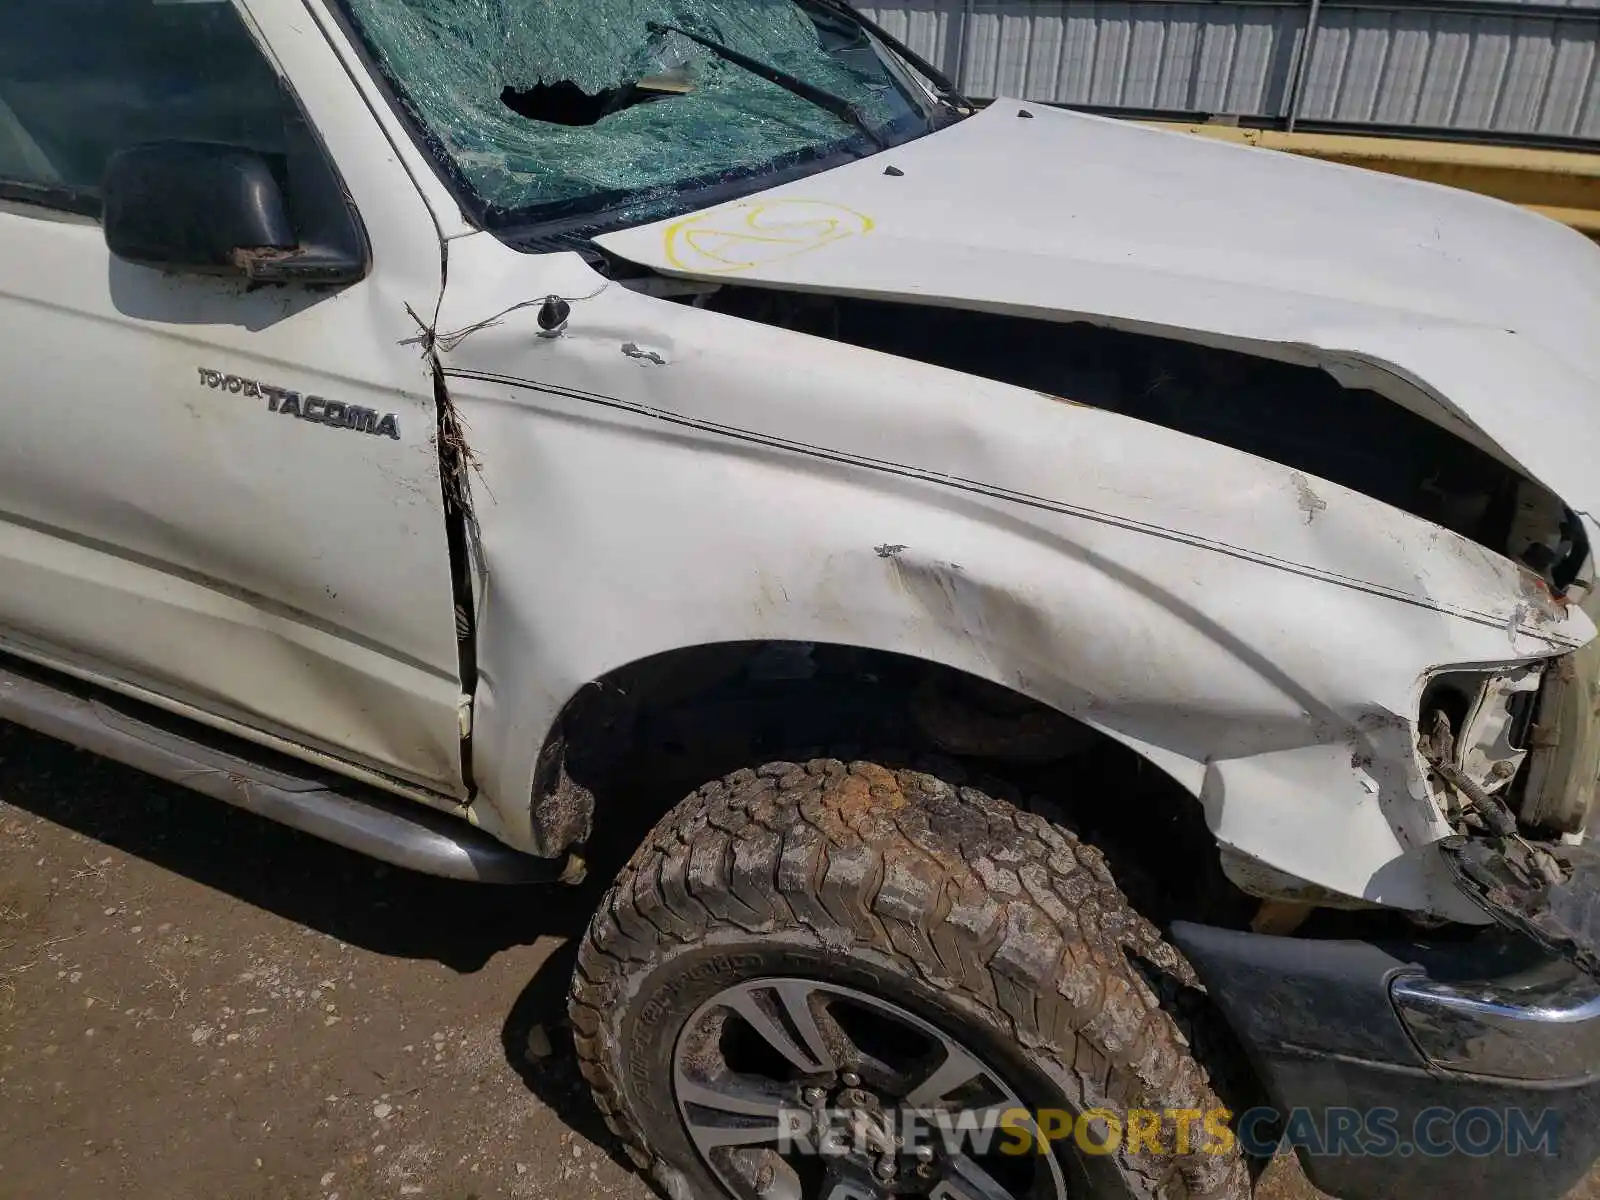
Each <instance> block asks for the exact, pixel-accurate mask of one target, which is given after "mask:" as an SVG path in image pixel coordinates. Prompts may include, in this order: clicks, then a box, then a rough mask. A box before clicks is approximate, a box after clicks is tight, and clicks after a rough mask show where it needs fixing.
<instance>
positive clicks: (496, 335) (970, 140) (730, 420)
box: [0, 0, 1600, 1200]
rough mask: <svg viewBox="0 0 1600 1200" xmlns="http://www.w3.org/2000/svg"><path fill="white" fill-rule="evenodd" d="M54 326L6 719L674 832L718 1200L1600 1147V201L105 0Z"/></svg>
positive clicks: (585, 38)
mask: <svg viewBox="0 0 1600 1200" xmlns="http://www.w3.org/2000/svg"><path fill="white" fill-rule="evenodd" d="M0 363H3V370H0V718H3V719H6V720H9V721H13V722H18V723H20V724H22V725H26V726H30V727H32V728H34V729H37V730H41V731H44V732H46V733H48V734H52V735H54V736H57V737H60V738H64V739H66V740H68V741H70V742H73V743H76V744H78V745H80V746H83V747H85V748H87V749H90V750H93V751H95V752H98V753H101V754H104V755H107V756H109V757H111V758H115V759H118V760H121V761H123V762H126V763H130V764H133V765H135V766H138V767H141V768H143V769H145V770H147V771H149V772H151V773H153V774H155V775H158V776H162V777H165V778H167V779H171V780H176V781H179V782H181V783H183V784H186V785H188V786H190V787H193V788H196V789H198V790H200V791H202V792H205V793H208V794H210V795H212V796H214V797H216V798H218V799H220V800H224V801H226V802H228V803H231V804H236V805H239V806H242V807H244V808H247V809H251V810H254V811H255V812H258V813H261V814H264V815H265V816H267V817H270V818H272V819H275V820H278V821H282V822H285V823H287V824H289V825H292V826H296V827H298V828H300V829H303V830H306V831H308V832H310V833H312V834H315V835H317V836H320V837H323V838H328V839H331V840H332V841H335V842H339V843H341V844H343V845H346V846H349V847H353V848H355V849H357V850H360V851H363V852H366V853H369V854H372V855H374V856H376V857H378V858H381V859H385V860H387V861H389V862H392V863H396V864H400V865H402V866H405V867H409V868H412V869H415V870H420V871H428V872H434V873H437V874H441V875H446V876H453V877H456V878H466V879H477V880H482V881H484V882H485V883H489V884H501V885H505V884H512V883H524V882H535V881H543V882H547V883H548V882H553V881H556V880H563V881H572V880H574V879H576V878H578V877H580V876H581V875H582V874H583V871H584V869H585V860H586V859H589V860H593V859H595V858H596V857H597V855H596V851H595V849H594V847H595V846H596V845H597V844H598V843H599V841H600V835H601V834H604V835H605V837H606V838H608V839H610V840H611V841H612V842H617V841H618V840H620V841H622V842H624V843H626V849H627V851H628V852H631V854H632V858H631V861H630V862H629V863H628V865H627V866H626V867H625V868H624V869H623V870H622V872H621V874H620V875H619V876H618V878H617V879H616V882H615V884H614V886H613V887H612V888H611V890H610V892H609V893H608V894H607V896H606V898H605V899H604V901H603V903H602V904H601V906H600V908H599V910H598V912H597V913H596V914H595V916H594V919H593V923H592V926H591V928H590V930H589V933H588V935H587V937H586V939H585V941H584V943H583V946H582V949H581V954H580V958H579V967H578V970H577V974H576V977H575V979H574V982H573V988H572V994H571V1019H572V1025H573V1028H574V1031H575V1039H576V1043H577V1051H578V1054H579V1056H580V1059H581V1062H582V1066H583V1070H584V1073H585V1075H586V1077H587V1078H588V1079H589V1080H590V1082H591V1083H592V1085H593V1088H594V1093H595V1097H596V1099H597V1101H598V1103H599V1104H600V1106H601V1108H602V1109H603V1110H604V1112H605V1115H606V1118H607V1120H608V1121H609V1122H610V1124H611V1126H612V1128H613V1129H614V1130H615V1131H616V1133H617V1135H618V1136H619V1138H620V1139H621V1140H622V1142H623V1143H624V1144H625V1145H626V1148H627V1150H628V1153H629V1154H630V1155H631V1156H632V1157H633V1158H634V1160H635V1161H637V1162H638V1163H639V1165H640V1166H641V1167H642V1168H644V1169H647V1170H649V1171H650V1172H651V1174H652V1176H653V1178H654V1179H655V1181H656V1183H657V1184H658V1185H659V1186H660V1187H661V1188H662V1189H663V1190H664V1191H665V1192H666V1193H667V1194H669V1195H671V1196H672V1197H674V1198H675V1200H687V1198H690V1197H694V1198H699V1197H713V1196H720V1197H737V1198H739V1200H751V1198H753V1197H789V1198H799V1197H807V1198H810V1197H820V1198H822V1200H852V1198H853V1200H861V1198H871V1197H890V1196H894V1197H899V1196H921V1197H928V1198H931V1200H1065V1198H1066V1197H1068V1196H1070V1197H1072V1198H1073V1200H1082V1198H1086V1197H1095V1198H1100V1200H1110V1198H1139V1200H1154V1198H1164V1200H1182V1198H1187V1200H1202V1198H1204V1200H1237V1198H1240V1197H1244V1196H1246V1195H1248V1193H1249V1191H1250V1190H1251V1187H1252V1186H1253V1184H1252V1181H1253V1179H1254V1178H1255V1176H1256V1174H1257V1173H1258V1169H1259V1167H1260V1165H1261V1163H1262V1162H1263V1161H1264V1158H1265V1156H1267V1155H1269V1154H1270V1153H1271V1151H1272V1149H1273V1146H1274V1145H1275V1144H1276V1143H1277V1141H1278V1137H1279V1135H1280V1134H1281V1135H1284V1136H1285V1137H1286V1138H1288V1140H1289V1142H1290V1144H1293V1145H1295V1147H1296V1148H1297V1149H1298V1150H1300V1151H1301V1153H1302V1156H1303V1158H1304V1161H1305V1163H1306V1166H1307V1169H1308V1170H1309V1172H1310V1174H1311V1177H1312V1179H1313V1180H1314V1181H1315V1182H1316V1183H1317V1184H1318V1185H1319V1186H1321V1187H1323V1188H1324V1189H1325V1190H1328V1191H1331V1192H1334V1193H1336V1194H1338V1195H1341V1196H1346V1197H1364V1198H1370V1200H1383V1198H1398V1197H1404V1198H1405V1200H1421V1198H1425V1197H1451V1198H1452V1200H1456V1198H1467V1197H1474V1196H1484V1197H1490V1196H1492V1197H1504V1196H1515V1197H1517V1198H1518V1200H1541V1198H1544V1197H1554V1196H1557V1195H1560V1194H1561V1193H1562V1192H1563V1191H1564V1190H1565V1189H1566V1188H1567V1187H1569V1186H1570V1185H1571V1184H1572V1182H1573V1181H1574V1180H1576V1179H1577V1178H1578V1177H1579V1176H1581V1175H1582V1173H1583V1172H1584V1171H1585V1170H1586V1169H1587V1167H1588V1166H1589V1164H1590V1162H1591V1161H1592V1160H1593V1159H1594V1157H1595V1155H1596V1153H1597V1152H1600V985H1597V984H1596V982H1595V977H1596V974H1597V972H1600V905H1597V903H1596V901H1597V897H1600V889H1597V886H1596V884H1597V880H1600V866H1597V862H1596V859H1597V857H1600V856H1597V855H1596V853H1595V850H1594V848H1593V847H1592V846H1591V845H1590V844H1589V843H1588V842H1587V841H1586V840H1585V832H1586V827H1587V824H1588V819H1589V811H1590V807H1591V800H1592V797H1593V795H1594V791H1595V781H1596V776H1597V773H1600V772H1597V762H1600V729H1597V723H1600V718H1597V716H1596V703H1597V697H1600V654H1597V651H1596V650H1595V649H1594V648H1593V647H1592V646H1591V640H1592V639H1593V638H1594V637H1595V632H1596V630H1595V624H1594V622H1593V620H1592V617H1593V615H1594V613H1595V612H1596V611H1600V606H1597V605H1596V604H1594V603H1592V602H1591V597H1592V596H1593V594H1594V592H1593V584H1594V573H1595V566H1594V558H1593V555H1592V554H1591V546H1592V545H1593V544H1595V539H1596V538H1597V536H1600V528H1597V526H1596V524H1595V521H1594V520H1593V516H1592V514H1596V513H1600V477H1597V474H1596V471H1595V469H1594V464H1596V463H1597V462H1600V405H1597V401H1600V249H1597V248H1596V247H1595V246H1594V245H1592V244H1590V243H1589V242H1587V241H1585V240H1584V239H1582V238H1581V237H1579V236H1578V235H1577V234H1575V233H1572V232H1570V231H1568V230H1566V229H1564V228H1562V227H1560V226H1557V225H1555V224H1553V223H1550V222H1547V221H1545V220H1543V219H1542V218H1537V217H1533V216H1530V215H1527V214H1525V213H1522V212H1520V211H1518V210H1516V209H1513V208H1511V207H1508V206H1505V205H1502V204H1499V203H1497V202H1493V201H1489V200H1485V199H1482V198H1479V197H1476V196H1472V195H1468V194H1465V193H1458V192H1453V191H1447V190H1444V189H1440V188H1435V187H1431V186H1427V185H1421V184H1416V183H1412V182H1407V181H1401V180H1396V179H1392V178H1386V177H1380V176H1376V175H1369V174H1366V173H1363V172H1360V171H1356V170H1350V169H1345V168H1341V167H1334V166H1328V165H1324V164H1319V163H1313V162H1308V161H1303V160H1299V159H1294V158H1290V157H1287V156H1281V155H1275V154H1271V153H1267V152H1262V151H1256V150H1249V149H1241V148H1236V147H1232V146H1226V145H1220V144H1215V143H1212V142H1209V141H1203V140H1199V139H1189V138H1187V137H1185V136H1184V135H1181V134H1172V133H1166V132H1158V131H1155V130H1151V129H1146V128H1139V127H1135V126H1131V125H1125V124H1119V123H1116V122H1112V121H1107V120H1101V119H1096V118H1092V117H1086V116H1079V115H1073V114H1069V113H1065V112H1060V111H1055V110H1052V109H1049V108H1045V107H1041V106H1035V105H1030V104H1022V103H1017V102H1014V101H1006V100H1000V101H996V102H994V103H992V104H989V105H987V106H985V107H983V108H982V109H981V110H978V109H977V108H976V107H975V106H973V105H971V104H970V103H969V102H967V101H966V100H964V99H963V98H962V97H961V96H959V95H958V94H956V93H955V91H954V90H953V89H952V88H951V87H950V86H949V84H948V83H947V82H945V81H944V80H943V79H942V78H941V77H940V76H939V73H938V72H937V71H936V70H935V69H934V68H933V67H932V66H930V65H929V64H927V63H926V62H923V61H921V60H920V59H918V58H917V57H916V56H915V55H913V54H911V53H910V52H909V51H908V50H907V49H906V48H905V47H904V46H903V45H901V44H900V43H899V42H898V41H897V40H896V39H894V38H892V37H890V36H889V35H888V34H886V33H885V32H884V31H883V30H882V29H880V28H878V27H877V26H876V25H874V24H873V23H872V22H870V21H867V20H865V19H863V18H862V17H861V16H860V15H859V14H858V13H857V12H856V11H855V10H854V9H853V8H851V7H850V6H849V4H847V3H845V2H844V0H581V2H580V0H472V2H466V0H235V2H232V3H229V2H226V0H48V2H47V3H38V4H30V5H22V4H13V5H7V6H6V7H5V11H4V13H3V14H0ZM685 794H687V799H683V797H684V796H685ZM674 805H676V807H674ZM652 826H653V829H652ZM529 895H530V894H529V893H528V892H527V891H520V890H516V889H513V888H509V887H508V888H507V889H506V892H505V902H506V903H507V904H524V903H538V902H539V901H538V900H536V899H530V898H529ZM1330 1112H1334V1113H1335V1114H1336V1115H1338V1117H1339V1120H1338V1122H1337V1123H1330V1122H1328V1121H1326V1120H1324V1118H1325V1117H1326V1116H1327V1115H1328V1114H1329V1113H1330ZM1352 1114H1353V1115H1352ZM1385 1114H1387V1115H1385ZM1484 1114H1488V1115H1487V1116H1485V1115H1484ZM1351 1121H1354V1124H1353V1125H1352V1124H1350V1122H1351ZM1308 1122H1309V1127H1308V1124H1307V1123H1308ZM1485 1122H1488V1124H1489V1125H1490V1126H1492V1127H1495V1128H1499V1129H1500V1130H1501V1133H1502V1134H1503V1135H1504V1136H1498V1135H1497V1136H1495V1137H1485V1136H1483V1134H1482V1130H1483V1128H1484V1125H1485ZM1496 1122H1498V1125H1496V1124H1495V1123H1496ZM997 1128H998V1130H999V1132H1000V1133H1001V1134H1002V1136H1001V1137H1000V1138H998V1139H996V1138H994V1137H993V1136H986V1132H987V1135H993V1134H995V1132H996V1129H997ZM1308 1128H1309V1129H1310V1133H1308ZM1519 1129H1521V1130H1522V1131H1523V1132H1525V1133H1532V1134H1537V1135H1538V1137H1537V1138H1536V1139H1534V1141H1533V1142H1532V1143H1530V1144H1532V1145H1533V1146H1534V1147H1535V1149H1536V1150H1538V1151H1539V1152H1534V1153H1521V1152H1519V1145H1518V1139H1517V1138H1516V1137H1514V1136H1511V1135H1513V1134H1516V1133H1517V1132H1518V1130H1519ZM952 1130H954V1135H953V1134H952ZM1319 1131H1320V1133H1319ZM1334 1133H1337V1134H1338V1136H1337V1137H1334V1136H1332V1135H1333V1134H1334ZM924 1134H926V1135H927V1136H923V1135H924ZM935 1134H937V1136H935ZM1312 1134H1317V1135H1318V1136H1311V1135H1312ZM507 1136H514V1132H513V1131H507ZM1526 1140H1527V1139H1524V1141H1526ZM1019 1149H1020V1150H1025V1151H1027V1152H1025V1153H1024V1152H1018V1151H1019ZM1520 1149H1522V1150H1527V1149H1528V1146H1527V1145H1522V1146H1521V1147H1520ZM1039 1151H1042V1152H1039Z"/></svg>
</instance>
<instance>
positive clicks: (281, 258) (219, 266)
mask: <svg viewBox="0 0 1600 1200" xmlns="http://www.w3.org/2000/svg"><path fill="white" fill-rule="evenodd" d="M280 163H281V160H280ZM280 170H281V166H280ZM103 196H104V207H103V210H102V222H103V224H104V227H105V236H106V245H107V246H109V247H110V249H111V253H112V254H114V255H116V256H117V257H118V258H121V259H124V260H126V261H128V262H131V263H137V264H139V265H140V266H147V267H157V268H161V269H164V270H169V271H180V272H184V273H187V274H202V275H242V276H245V277H246V278H249V279H253V280H258V281H260V282H263V283H288V282H303V283H343V282H349V281H350V280H353V279H358V278H360V277H361V275H362V274H363V273H364V272H365V262H364V261H363V260H362V259H360V258H354V257H352V256H349V255H346V254H342V253H339V252H336V251H330V250H328V249H325V248H322V247H308V246H305V245H303V244H302V239H301V237H300V236H299V235H298V234H297V232H296V228H295V226H296V221H295V219H294V217H295V214H294V213H293V212H292V210H291V206H290V204H289V203H288V201H287V200H286V198H285V196H284V188H283V184H282V183H281V182H280V174H279V172H278V171H275V170H274V169H273V161H272V160H271V159H269V158H268V157H267V156H266V155H264V154H261V153H259V152H257V151H254V150H246V149H242V148H240V147H237V146H224V145H218V144H215V143H211V142H151V143H147V144H145V145H140V146H131V147H129V148H128V149H126V150H122V151H119V152H118V153H117V154H114V155H112V157H111V160H110V162H109V163H108V164H107V166H106V175H105V183H104V187H103Z"/></svg>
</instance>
